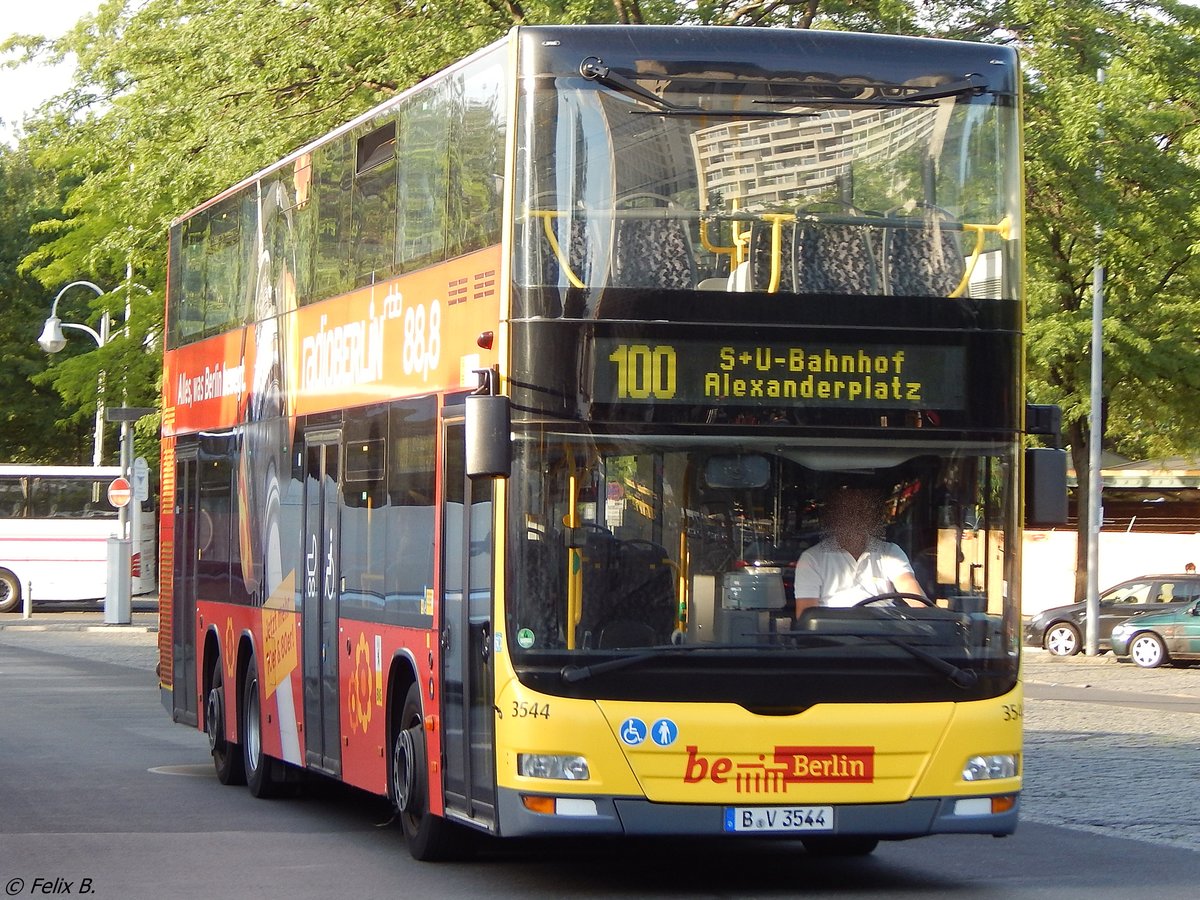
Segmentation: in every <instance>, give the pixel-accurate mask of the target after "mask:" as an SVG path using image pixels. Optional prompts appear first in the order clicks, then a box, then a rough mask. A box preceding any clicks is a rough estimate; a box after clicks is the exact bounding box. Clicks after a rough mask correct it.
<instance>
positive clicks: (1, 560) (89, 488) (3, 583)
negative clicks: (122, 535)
mask: <svg viewBox="0 0 1200 900" xmlns="http://www.w3.org/2000/svg"><path fill="white" fill-rule="evenodd" d="M120 474H121V470H120V469H119V468H118V467H117V466H33V465H29V466H26V465H0V612H11V611H13V610H17V609H20V608H21V606H22V604H23V602H24V598H25V596H26V594H28V595H29V596H30V597H32V598H33V602H34V603H35V604H36V603H41V602H43V601H79V600H103V599H104V596H105V589H106V585H107V578H108V538H109V536H110V535H118V522H117V515H118V514H117V509H116V508H115V507H114V506H113V505H112V504H111V503H109V502H108V486H109V484H111V483H112V480H113V479H114V478H116V477H118V476H119V475H120ZM156 530H157V515H156V512H155V503H154V498H153V497H151V498H150V499H149V500H146V501H143V502H141V503H139V502H138V501H136V500H132V501H130V535H131V536H132V538H133V545H132V547H131V548H130V555H131V558H132V563H131V567H132V570H133V587H132V592H133V594H134V596H136V595H138V594H145V593H148V592H151V591H153V590H155V589H156V588H157V586H158V578H157V562H158V543H157V539H156Z"/></svg>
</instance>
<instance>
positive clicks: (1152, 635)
mask: <svg viewBox="0 0 1200 900" xmlns="http://www.w3.org/2000/svg"><path fill="white" fill-rule="evenodd" d="M1112 650H1113V653H1114V654H1116V655H1117V656H1128V657H1131V658H1132V659H1133V661H1134V662H1135V663H1137V664H1138V665H1139V666H1141V667H1142V668H1145V669H1153V668H1156V667H1157V666H1161V665H1162V664H1163V663H1165V662H1168V661H1170V662H1174V661H1177V660H1186V659H1200V600H1195V601H1193V602H1191V603H1187V604H1185V605H1183V606H1180V607H1177V608H1176V609H1174V610H1172V611H1170V612H1161V613H1148V614H1147V615H1143V616H1136V617H1134V618H1132V619H1129V620H1128V621H1126V622H1122V623H1121V624H1120V625H1118V626H1116V627H1115V628H1114V629H1113V632H1112Z"/></svg>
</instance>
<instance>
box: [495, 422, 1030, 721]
mask: <svg viewBox="0 0 1200 900" xmlns="http://www.w3.org/2000/svg"><path fill="white" fill-rule="evenodd" d="M517 451H518V452H517V463H516V465H515V466H514V483H513V487H514V489H515V492H514V499H513V502H514V503H515V504H516V505H517V509H516V510H514V515H513V517H512V519H511V521H512V523H513V524H512V531H511V533H510V547H511V548H512V549H513V550H514V551H515V552H514V553H513V554H512V557H511V559H510V561H509V567H510V574H511V594H512V596H514V597H515V598H516V603H515V609H513V610H512V613H511V616H510V620H509V622H508V629H509V632H510V638H511V640H510V644H511V646H512V652H513V653H514V656H515V658H516V660H515V661H516V662H517V663H518V671H521V666H525V667H527V668H526V669H525V672H526V674H527V675H530V676H533V677H536V675H537V673H538V672H539V671H540V672H542V674H543V675H544V676H545V677H547V678H548V679H549V680H554V679H556V678H557V679H564V680H565V681H566V682H570V683H574V684H578V683H581V682H588V681H591V680H592V678H591V675H592V674H593V673H595V679H594V680H595V681H600V682H605V684H604V690H605V691H607V692H608V693H607V694H606V696H611V695H612V693H613V692H614V690H615V691H616V692H617V693H621V692H622V691H628V692H630V693H631V694H632V695H633V696H640V695H641V693H640V692H642V691H644V690H646V689H648V686H647V681H646V679H645V678H644V674H645V673H644V671H639V670H640V669H643V668H644V666H645V665H649V666H652V667H655V670H656V672H657V674H658V676H659V677H658V678H657V679H656V682H655V683H656V684H657V685H658V686H659V687H662V688H663V689H664V690H666V688H665V685H666V684H667V683H669V682H670V680H671V677H672V675H671V673H673V675H674V677H675V678H676V679H677V681H676V689H677V690H679V691H683V692H684V693H685V694H686V691H687V679H688V678H692V679H699V680H700V681H701V682H707V679H705V678H704V674H705V673H706V672H708V673H711V674H712V675H713V676H714V679H713V680H714V681H723V682H724V683H725V684H728V683H729V681H730V679H731V678H733V679H734V680H736V678H735V676H734V675H733V673H734V672H736V671H737V670H738V668H739V667H740V669H741V670H744V671H745V672H746V673H747V674H749V673H752V672H754V671H758V668H757V667H758V666H760V665H762V664H764V663H765V664H768V665H788V664H792V665H800V666H804V667H809V668H811V667H816V668H818V669H822V670H824V671H828V672H830V673H834V672H836V673H837V679H838V685H839V687H838V690H839V691H846V690H852V689H853V688H852V687H851V685H852V684H853V683H855V682H856V681H861V683H860V684H859V688H858V689H860V690H862V691H864V692H868V693H870V695H871V696H874V697H875V698H878V697H879V696H880V694H881V692H882V693H884V694H886V693H887V691H889V690H891V688H890V687H889V685H893V684H895V683H896V679H897V675H898V672H899V673H907V674H908V676H909V677H910V678H912V677H915V678H917V679H918V680H923V681H929V683H930V691H931V693H932V695H934V696H936V695H939V694H944V695H946V696H947V697H950V696H953V695H955V694H956V693H958V692H959V691H961V689H962V685H960V684H958V683H957V682H956V680H955V676H956V674H957V675H960V676H961V674H962V672H963V671H964V670H967V671H970V672H972V673H973V674H972V675H971V676H969V677H968V679H967V680H969V681H970V682H971V684H972V685H974V684H975V683H976V680H977V679H978V677H979V676H980V675H987V674H989V673H990V674H991V675H996V674H998V673H1000V672H1003V673H1004V674H1005V677H1010V678H1011V677H1012V675H1013V670H1012V666H1013V665H1014V662H1015V655H1014V654H1015V646H1014V641H1015V638H1014V635H1015V630H1014V629H1015V628H1016V624H1017V620H1016V618H1015V610H1014V609H1012V608H1011V607H1010V605H1009V601H1008V598H1007V591H1006V585H1007V583H1008V582H1009V581H1010V580H1011V578H1012V574H1013V573H1011V572H1009V571H1007V567H1008V566H1009V565H1010V564H1011V558H1010V556H1006V554H1005V552H1004V550H1005V536H1006V535H1007V534H1010V533H1012V530H1013V528H1014V526H1015V522H1014V515H1015V514H1014V504H1013V496H1012V488H1013V484H1012V482H1013V476H1012V473H1013V465H1012V459H1011V457H1010V456H1009V451H1007V450H1005V449H1003V448H1001V447H999V446H988V445H970V444H966V443H960V444H954V443H951V442H946V443H940V444H936V445H930V444H927V443H923V444H919V445H918V444H912V445H908V446H905V445H903V444H896V443H892V444H888V445H886V446H882V445H879V444H875V445H871V444H868V443H866V442H862V443H860V444H858V445H854V444H853V443H851V444H850V445H849V446H848V445H847V444H846V442H844V441H843V442H839V443H838V444H836V445H835V444H833V443H832V442H829V443H822V442H817V441H809V442H806V443H805V444H804V445H803V446H800V445H793V444H782V443H781V442H780V441H778V440H770V439H759V440H746V439H739V440H734V441H730V440H722V439H719V438H708V439H705V438H699V437H690V438H683V437H679V438H674V439H671V438H663V439H661V440H659V439H649V438H615V437H606V436H601V435H597V434H593V435H588V436H585V435H580V434H566V433H557V434H554V433H548V432H547V433H542V434H538V435H536V436H531V437H530V438H529V439H528V440H522V441H519V442H518V444H517ZM852 489H861V490H866V491H870V492H871V493H873V494H874V496H875V497H876V498H877V501H878V517H877V518H876V520H875V521H873V522H872V523H871V527H870V530H871V540H873V541H876V542H879V546H884V545H890V547H891V548H894V549H892V550H891V552H893V553H895V552H896V551H898V552H899V553H900V554H901V555H902V556H903V557H904V559H905V560H906V561H907V563H908V564H909V566H910V568H911V571H912V573H913V575H914V577H915V583H916V585H917V587H916V588H913V587H911V585H909V584H908V583H907V582H905V583H904V584H905V585H906V586H908V587H909V590H908V591H903V590H902V589H901V587H902V586H901V585H900V584H891V583H888V579H886V578H884V579H882V580H870V579H869V578H864V580H863V581H862V589H861V590H859V591H858V592H857V593H851V594H845V595H843V596H842V597H841V598H834V599H823V600H822V601H821V603H820V604H818V605H814V606H812V607H811V608H807V609H798V606H797V602H796V601H797V596H798V595H800V596H803V595H804V594H807V593H810V592H811V591H810V588H809V587H808V586H807V585H806V586H805V587H803V588H798V586H797V579H798V576H797V563H798V561H799V560H800V559H801V557H802V555H804V554H805V552H806V551H808V550H810V548H815V549H814V552H816V550H819V549H820V548H821V547H822V546H824V545H823V543H822V542H825V541H827V540H828V539H829V538H830V537H831V535H830V534H829V529H828V524H829V523H828V521H827V518H826V516H825V512H826V511H827V509H828V508H829V507H830V505H831V504H832V503H833V502H835V501H834V500H833V498H834V496H835V494H837V493H838V492H840V491H846V490H852ZM801 568H802V569H803V564H802V566H801ZM801 580H802V581H803V580H804V578H803V577H801ZM801 605H803V604H801ZM621 657H630V658H634V659H635V660H636V661H637V664H635V665H629V666H627V667H626V664H624V663H622V664H620V666H614V665H611V662H612V661H613V660H616V659H619V658H621ZM931 658H932V659H931ZM735 659H736V660H739V662H736V663H734V662H732V660H735ZM938 661H940V663H941V665H940V666H939V662H938ZM731 666H733V668H732V669H731ZM564 667H568V668H566V669H564ZM659 667H664V668H665V669H666V670H667V671H666V672H658V668H659ZM622 668H624V669H625V671H623V672H622V671H621V670H622ZM630 669H632V670H633V671H632V672H630V671H629V670H630ZM607 672H612V673H613V674H612V675H611V678H605V677H602V676H604V675H605V673H607ZM618 673H619V674H618ZM684 673H687V674H686V675H684ZM631 677H632V680H628V679H630V678H631ZM618 678H622V679H626V681H625V682H624V687H623V688H622V687H619V686H618V687H615V688H614V685H613V683H612V680H613V679H618ZM758 681H761V679H758ZM755 682H756V680H755V679H752V678H748V679H747V681H746V683H745V685H744V687H745V690H746V691H748V692H750V693H751V694H753V693H754V691H755V690H756V687H755ZM693 683H694V682H693ZM541 686H542V687H543V688H545V685H544V684H543V685H541ZM911 687H912V686H911V684H910V685H908V687H907V689H908V690H911ZM583 689H586V688H583ZM713 689H718V690H721V689H720V688H715V687H714V685H713V684H709V683H705V684H704V687H703V688H702V690H705V691H709V690H713ZM730 689H731V690H735V689H733V688H730ZM771 691H772V692H773V693H772V697H773V701H772V702H778V701H780V697H781V696H784V697H786V696H788V695H789V693H790V694H792V695H793V696H799V694H803V695H804V696H806V697H809V699H812V698H811V696H810V693H809V692H810V691H811V688H799V687H795V689H794V690H793V689H791V688H788V687H787V686H786V685H780V684H775V685H774V686H773V687H772V688H771ZM780 692H782V695H781V693H780ZM741 699H745V698H741Z"/></svg>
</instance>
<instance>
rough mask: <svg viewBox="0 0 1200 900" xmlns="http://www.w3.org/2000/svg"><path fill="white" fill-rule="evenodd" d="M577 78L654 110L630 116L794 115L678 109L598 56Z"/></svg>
mask: <svg viewBox="0 0 1200 900" xmlns="http://www.w3.org/2000/svg"><path fill="white" fill-rule="evenodd" d="M579 74H580V75H582V76H583V77H584V78H586V79H587V80H588V81H594V82H596V83H597V84H602V85H604V86H605V87H606V88H609V89H610V90H614V91H617V92H618V93H622V94H629V95H631V96H632V97H633V98H634V99H636V100H640V101H641V102H642V103H645V104H647V105H649V106H652V107H654V109H653V110H641V109H638V110H633V109H631V110H630V112H632V113H640V114H642V115H652V116H710V117H713V118H723V119H794V118H796V117H797V113H790V112H774V111H771V112H765V111H763V110H734V109H705V108H704V107H703V106H679V105H678V104H676V103H672V102H671V101H670V100H665V99H663V98H662V97H660V96H658V94H656V93H654V92H653V91H648V90H646V89H645V88H644V87H642V86H641V85H640V84H638V83H637V82H636V81H634V80H633V79H631V78H626V77H625V76H624V75H622V74H621V73H620V72H614V71H613V70H612V69H611V68H609V67H608V66H606V65H604V60H602V59H600V57H598V56H589V57H588V58H587V59H585V60H584V61H583V62H581V63H580V64H579ZM799 115H800V116H804V117H808V116H814V115H816V114H815V113H799Z"/></svg>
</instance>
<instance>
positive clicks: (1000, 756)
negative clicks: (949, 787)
mask: <svg viewBox="0 0 1200 900" xmlns="http://www.w3.org/2000/svg"><path fill="white" fill-rule="evenodd" d="M962 777H963V781H991V780H992V779H995V778H1016V777H1017V754H1015V753H981V754H980V755H979V756H972V757H971V758H970V759H968V760H967V763H966V765H964V766H963V772H962Z"/></svg>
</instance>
